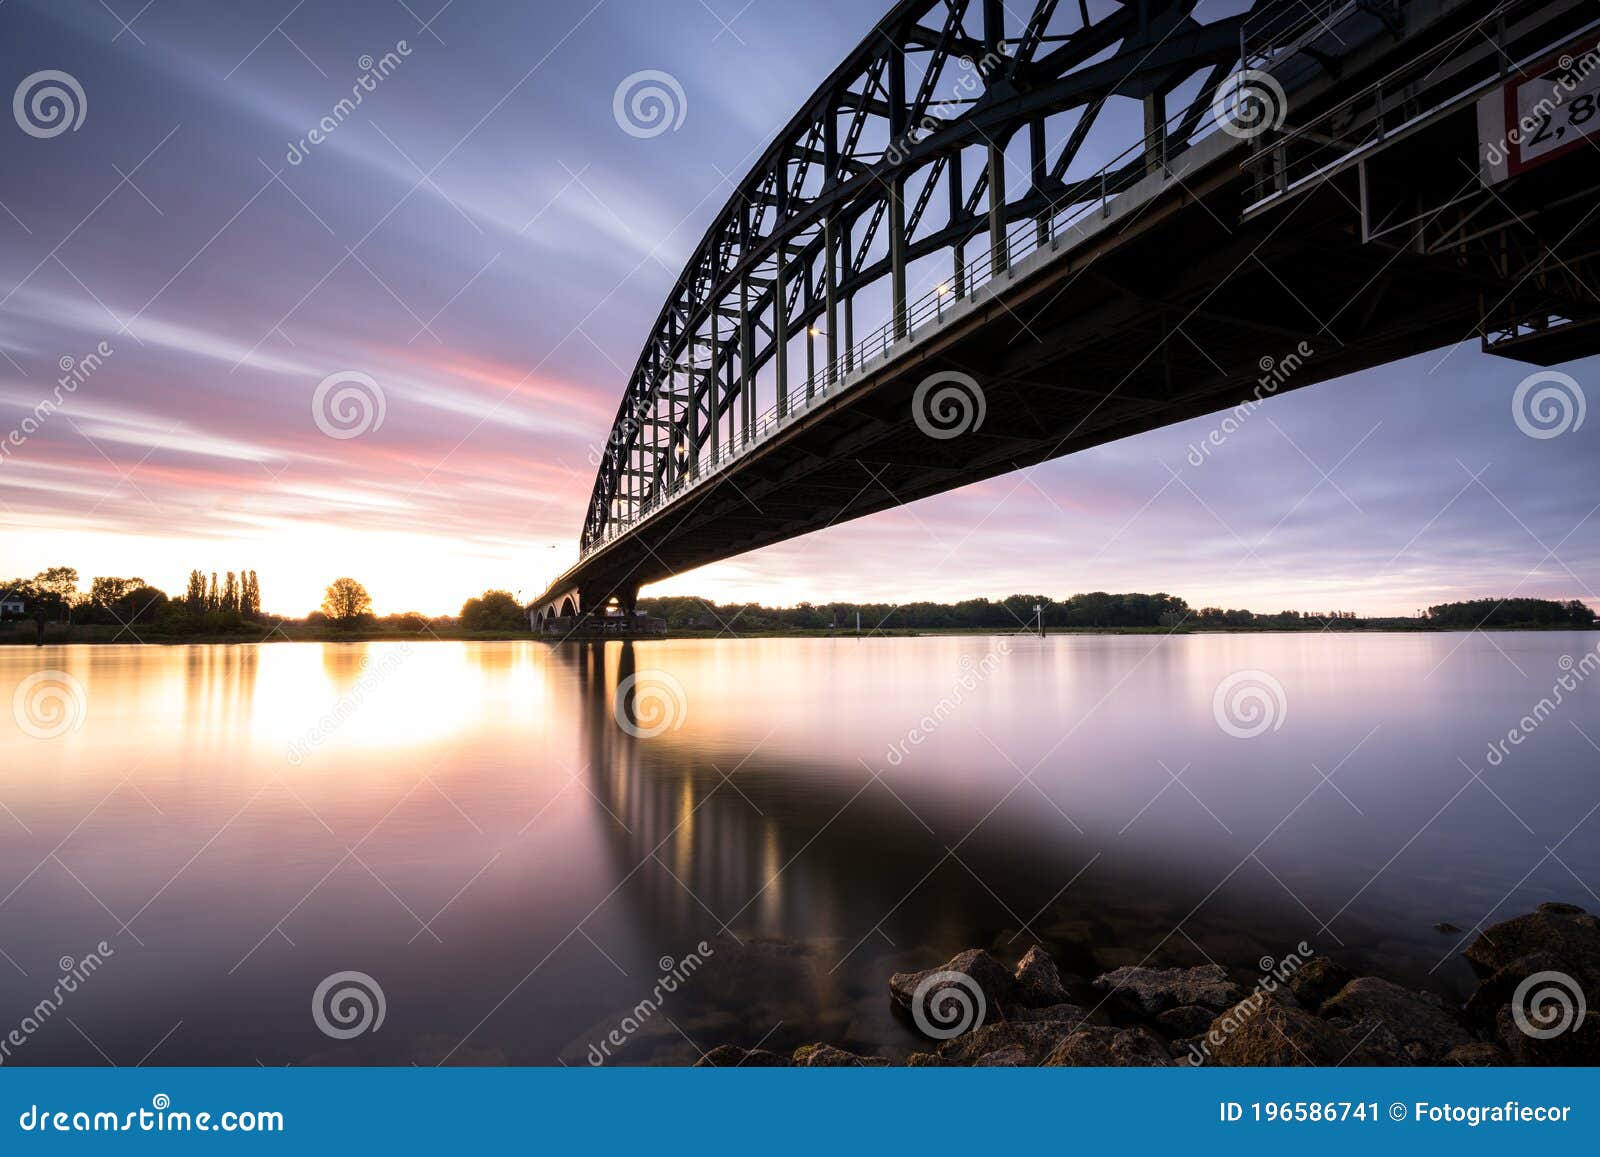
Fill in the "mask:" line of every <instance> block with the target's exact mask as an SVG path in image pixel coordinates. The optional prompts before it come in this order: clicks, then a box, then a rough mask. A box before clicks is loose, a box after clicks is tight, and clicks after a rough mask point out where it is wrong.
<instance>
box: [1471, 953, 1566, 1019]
mask: <svg viewBox="0 0 1600 1157" xmlns="http://www.w3.org/2000/svg"><path fill="white" fill-rule="evenodd" d="M1561 963H1562V962H1561V960H1560V959H1559V958H1558V957H1556V956H1553V955H1551V954H1550V953H1548V952H1530V953H1529V954H1528V955H1527V956H1519V957H1517V958H1516V959H1515V960H1512V961H1510V962H1508V963H1506V964H1505V965H1502V966H1501V967H1500V968H1497V969H1495V970H1494V971H1493V972H1491V973H1490V974H1489V975H1488V976H1486V977H1484V978H1483V980H1481V981H1480V982H1479V983H1478V987H1477V990H1476V991H1475V992H1473V994H1472V995H1471V996H1470V997H1468V998H1467V1013H1468V1015H1470V1016H1473V1017H1476V1018H1478V1019H1479V1020H1482V1021H1488V1022H1490V1023H1493V1021H1494V1019H1495V1017H1496V1016H1498V1015H1499V1013H1500V1010H1501V1009H1502V1008H1504V1007H1505V1006H1506V1005H1508V1004H1512V1003H1514V1002H1515V999H1516V995H1517V989H1518V988H1519V987H1521V985H1522V982H1523V981H1525V980H1527V979H1528V977H1530V976H1536V975H1538V974H1539V973H1543V972H1554V973H1561V972H1562V970H1561ZM1574 980H1575V978H1574Z"/></svg>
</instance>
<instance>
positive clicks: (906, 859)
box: [549, 642, 1350, 1045]
mask: <svg viewBox="0 0 1600 1157" xmlns="http://www.w3.org/2000/svg"><path fill="white" fill-rule="evenodd" d="M709 645H710V646H719V645H720V646H726V645H728V644H725V643H724V644H709ZM819 645H821V644H819ZM641 650H645V649H644V648H636V647H635V646H634V645H633V644H631V643H627V642H620V643H619V642H613V643H609V644H606V643H566V644H561V645H558V646H555V647H552V648H551V649H550V651H549V655H550V659H549V661H550V663H551V664H552V665H553V666H555V667H559V668H564V669H565V670H566V672H567V674H568V680H564V682H567V684H568V686H569V687H571V689H572V692H573V694H575V695H576V698H577V702H576V704H575V706H576V708H577V714H578V719H579V723H578V726H579V730H580V734H581V756H582V759H583V761H584V765H585V767H584V771H583V773H582V774H584V775H585V777H586V784H587V787H588V789H589V791H590V792H591V793H592V795H593V797H594V801H595V805H596V806H595V809H594V816H595V822H596V823H597V824H599V825H600V827H601V828H602V829H603V830H604V831H605V833H606V836H607V842H606V848H607V854H608V855H609V857H610V859H611V864H612V867H611V871H610V873H609V875H610V876H612V877H614V878H615V879H616V880H618V881H624V883H622V884H620V885H619V887H618V890H617V892H616V897H617V899H616V904H617V905H618V908H617V910H616V912H614V913H613V914H612V918H616V919H621V920H623V921H625V922H626V924H627V925H628V926H629V928H630V929H631V930H632V931H633V933H634V939H635V940H637V941H638V942H641V943H643V944H647V945H650V946H651V947H652V949H653V950H654V951H656V952H668V953H669V954H671V955H674V956H681V954H682V953H684V952H686V951H688V950H690V949H691V948H692V946H693V945H695V944H697V943H698V942H699V941H700V940H702V939H709V940H715V941H717V943H718V944H719V949H718V951H719V953H721V956H720V958H719V959H718V960H717V967H718V968H719V969H726V971H725V972H719V974H718V975H717V978H716V981H715V983H714V984H713V985H711V986H710V987H711V988H712V989H713V990H714V991H713V994H712V995H713V998H714V999H715V1000H717V1001H719V1002H720V1003H721V1008H722V1010H723V1011H724V1012H726V1013H727V1014H728V1015H729V1016H730V1017H733V1018H735V1019H736V1020H737V1021H738V1027H737V1028H730V1029H729V1035H728V1036H727V1037H726V1038H725V1039H727V1040H729V1041H734V1040H737V1039H743V1043H745V1044H753V1043H755V1040H756V1039H758V1038H759V1037H760V1036H761V1035H762V1034H763V1033H764V1032H766V1031H767V1030H768V1029H770V1028H772V1027H773V1022H774V1020H776V1019H778V1018H779V1016H780V1014H779V1013H776V1012H773V1011H771V1010H772V1009H774V1008H775V1007H777V1006H780V1005H783V1006H786V1007H787V1008H788V1011H787V1013H784V1014H781V1015H783V1016H784V1018H785V1019H786V1023H788V1018H791V1017H792V1018H794V1019H793V1023H792V1024H791V1029H792V1031H794V1032H796V1033H804V1032H806V1031H810V1032H811V1033H812V1034H813V1036H812V1037H811V1038H808V1039H814V1038H815V1033H816V1031H817V1023H818V1019H819V1018H822V1019H826V1018H828V1017H847V1016H848V1017H857V1018H860V1017H872V1018H876V1022H875V1024H874V1026H873V1031H880V1032H888V1033H893V1032H895V1031H896V1030H895V1029H894V1027H893V1025H892V1021H891V1018H890V1016H889V1012H888V1005H887V999H886V992H887V989H886V982H887V980H888V976H889V973H890V972H891V971H893V970H895V969H897V968H903V967H906V966H909V965H911V964H913V963H914V964H916V965H917V966H921V965H924V964H928V963H934V962H937V961H936V960H935V959H934V958H935V957H937V959H938V960H942V959H945V958H947V957H948V956H949V955H953V954H954V953H955V952H956V951H958V950H960V949H962V948H967V947H972V946H974V945H985V946H987V945H990V944H993V943H995V941H996V938H997V937H998V938H999V939H1000V946H1001V949H1002V950H1003V951H1009V952H1012V953H1020V952H1021V951H1022V950H1023V948H1025V947H1026V946H1027V945H1028V944H1029V943H1033V942H1035V941H1041V942H1044V943H1046V944H1047V945H1048V947H1049V948H1050V950H1051V951H1052V953H1053V954H1055V955H1056V957H1057V958H1058V959H1060V960H1061V961H1062V962H1063V965H1064V967H1066V968H1067V969H1068V970H1069V971H1072V970H1076V971H1079V972H1082V973H1084V974H1087V975H1093V974H1094V973H1095V972H1097V971H1100V970H1103V969H1104V968H1106V967H1110V966H1111V965H1108V964H1106V962H1105V961H1106V957H1104V956H1102V955H1099V953H1100V952H1101V951H1103V950H1105V949H1108V948H1114V949H1115V950H1117V951H1121V952H1124V953H1132V954H1133V955H1132V956H1131V957H1130V959H1138V958H1139V957H1140V956H1142V955H1144V954H1145V953H1147V952H1150V951H1152V950H1156V949H1157V948H1162V949H1163V955H1162V959H1163V960H1168V959H1180V958H1184V957H1188V956H1190V955H1193V960H1192V961H1191V962H1193V963H1201V962H1203V960H1202V958H1201V957H1200V956H1199V954H1198V953H1192V954H1191V952H1190V948H1189V944H1190V943H1191V942H1190V941H1187V940H1183V941H1179V940H1174V939H1173V938H1172V929H1173V927H1174V923H1175V922H1176V921H1177V919H1178V918H1179V917H1182V916H1183V915H1184V914H1185V913H1190V915H1191V917H1192V918H1191V919H1190V921H1189V922H1188V924H1187V925H1186V935H1188V936H1193V937H1194V942H1198V943H1201V944H1207V945H1209V947H1208V948H1207V950H1208V951H1219V946H1220V945H1226V946H1227V947H1228V948H1229V949H1231V950H1232V952H1233V954H1234V955H1236V956H1238V958H1239V959H1251V960H1253V959H1256V958H1257V957H1259V956H1260V955H1262V954H1266V953H1270V952H1276V951H1278V950H1280V946H1281V945H1282V944H1285V943H1294V942H1296V941H1298V940H1299V939H1301V938H1303V936H1304V932H1305V929H1304V923H1305V921H1304V913H1303V912H1302V911H1301V910H1300V909H1299V908H1297V907H1295V906H1294V905H1293V904H1292V902H1291V901H1289V900H1288V899H1287V897H1285V896H1284V895H1283V894H1282V893H1281V892H1279V891H1277V890H1276V889H1277V886H1276V885H1275V884H1273V883H1272V882H1271V881H1270V880H1267V879H1254V880H1249V881H1246V880H1244V879H1240V880H1238V881H1237V882H1236V884H1235V887H1234V888H1233V889H1231V890H1230V892H1229V894H1228V895H1225V896H1216V897H1209V898H1208V897H1207V896H1206V895H1205V893H1206V891H1207V889H1208V888H1209V886H1210V885H1209V883H1207V884H1204V885H1202V884H1201V883H1200V882H1199V881H1201V880H1202V878H1205V879H1210V878H1212V877H1206V876H1205V873H1204V872H1196V871H1195V870H1194V861H1193V860H1192V859H1191V860H1188V861H1187V862H1186V866H1185V867H1184V868H1182V869H1178V868H1174V867H1173V866H1172V864H1171V862H1170V859H1166V858H1165V853H1167V852H1170V847H1168V846H1166V845H1165V844H1164V843H1161V842H1157V843H1156V844H1154V845H1146V846H1145V847H1144V848H1143V850H1142V851H1141V850H1140V849H1139V848H1138V846H1137V840H1138V838H1139V836H1140V833H1139V832H1135V833H1134V835H1133V836H1131V837H1122V838H1119V839H1118V840H1116V841H1113V842H1114V843H1115V844H1116V845H1117V847H1116V848H1115V854H1108V855H1099V856H1097V853H1107V852H1108V851H1110V850H1111V849H1110V848H1109V847H1108V844H1107V840H1106V839H1105V838H1104V837H1105V833H1103V832H1099V833H1096V832H1093V831H1092V830H1091V832H1090V833H1089V834H1084V833H1078V834H1074V831H1073V830H1072V828H1071V827H1070V826H1069V825H1068V823H1067V822H1066V821H1065V820H1063V819H1062V818H1061V817H1060V816H1059V815H1058V814H1057V813H1056V812H1055V811H1051V810H1049V809H1043V808H1040V809H1030V810H1034V811H1039V812H1041V813H1047V814H1041V815H1038V816H1035V817H1033V818H1034V819H1036V820H1038V822H1037V823H1031V822H1024V821H1023V820H1022V819H1021V818H1020V817H1018V816H1017V815H1015V814H1011V813H1006V814H1003V815H999V816H995V817H992V818H991V817H985V816H984V813H985V812H986V811H987V810H988V809H989V807H990V806H991V805H992V804H993V802H994V800H993V799H991V798H989V797H988V796H985V797H984V798H983V799H982V800H979V801H975V800H974V799H973V798H972V797H971V796H970V794H966V793H960V792H957V793H944V792H941V791H938V790H934V789H932V788H919V786H918V784H917V781H916V777H913V776H902V777H898V778H896V779H895V781H894V783H893V787H892V790H891V788H890V786H889V785H887V784H885V783H884V782H883V781H882V780H880V779H877V778H875V777H874V775H873V772H872V771H871V770H870V769H868V768H867V767H865V766H864V765H863V764H862V763H860V762H859V761H857V760H854V759H853V758H847V757H844V756H841V755H839V754H837V753H835V752H833V751H831V750H828V749H826V748H819V746H818V745H816V744H811V743H806V744H804V745H803V746H804V747H805V749H806V755H805V757H804V758H802V757H800V756H798V755H797V754H796V753H797V751H798V750H799V745H797V743H796V740H795V737H794V736H792V735H791V736H776V737H772V736H769V738H771V740H772V742H771V743H770V744H767V745H765V746H764V745H763V742H762V741H761V737H760V735H759V732H758V734H757V735H756V738H755V740H754V741H752V742H750V743H748V745H745V746H741V744H744V743H745V741H744V740H743V739H741V738H735V737H733V736H732V735H729V734H727V733H726V732H727V729H724V728H720V727H718V726H717V725H716V722H715V721H712V722H710V723H708V724H706V725H705V726H696V725H694V724H693V723H691V724H687V725H686V726H685V727H684V728H683V729H682V730H671V729H669V730H666V731H664V732H663V733H662V734H660V735H658V736H654V737H651V738H639V737H636V736H635V735H633V734H630V733H629V732H628V731H627V730H625V729H624V728H623V727H621V726H619V724H618V712H619V708H618V706H617V702H618V696H619V689H621V688H623V687H624V685H625V684H626V683H627V681H628V680H629V679H630V678H632V679H633V680H634V684H633V686H635V687H639V686H641V685H647V684H648V682H649V681H650V680H651V679H655V678H660V677H661V672H659V671H656V670H653V669H651V668H649V667H648V666H646V667H645V668H643V669H641V668H640V666H639V661H640V660H639V652H640V651H641ZM645 653H648V651H647V650H645ZM690 666H692V664H679V665H678V668H677V669H679V670H680V671H682V670H684V669H685V667H690ZM569 680H570V681H569ZM624 698H626V696H625V695H624ZM620 710H621V711H622V713H623V717H624V718H630V719H631V718H632V716H631V715H630V714H629V713H628V705H627V703H626V702H625V703H624V704H623V707H622V708H621V709H620ZM980 820H984V821H985V822H982V823H980ZM1218 862H1219V864H1221V861H1220V860H1219V861H1218ZM1229 866H1232V864H1231V861H1230V862H1229V863H1227V864H1221V866H1220V867H1218V868H1217V871H1216V875H1217V876H1221V875H1222V874H1223V873H1224V872H1225V871H1226V869H1227V867H1229ZM980 881H981V882H980ZM1068 882H1071V887H1070V889H1065V890H1064V889H1063V884H1065V883H1068ZM1202 902H1205V911H1203V912H1199V913H1194V912H1191V909H1193V908H1195V906H1196V905H1198V904H1200V903H1202ZM623 913H625V915H624V914H623ZM1024 923H1026V924H1028V925H1030V927H1029V929H1028V930H1026V931H1023V930H1022V929H1021V925H1023V924H1024ZM1018 932H1020V935H1018V936H1017V937H1016V939H1015V940H1011V939H1010V938H1011V936H1012V934H1013V933H1018ZM1341 932H1342V934H1343V935H1346V936H1349V935H1350V929H1349V928H1348V927H1347V928H1343V929H1341ZM719 937H720V939H719ZM600 938H601V939H602V941H607V942H609V941H608V938H607V936H606V935H605V934H604V933H600ZM618 939H620V937H618ZM919 949H922V950H924V951H923V952H922V955H920V956H918V955H916V953H917V951H918V950H919ZM891 957H892V958H893V960H892V961H891V960H890V958H891ZM1119 962H1121V961H1119ZM763 1016H766V1017H767V1018H768V1019H766V1020H765V1021H764V1022H763V1021H762V1019H761V1018H762V1017H763ZM808 1026H809V1027H808ZM835 1034H836V1036H842V1035H843V1025H842V1024H839V1025H835ZM746 1036H748V1039H744V1038H745V1037H746ZM880 1039H888V1038H880ZM910 1042H911V1038H910V1037H908V1038H907V1039H906V1042H905V1043H908V1044H909V1043H910ZM701 1043H702V1044H709V1043H711V1042H701ZM772 1043H782V1042H781V1038H780V1039H778V1040H775V1041H774V1042H772ZM799 1043H803V1042H802V1041H801V1040H798V1039H796V1040H794V1041H792V1042H791V1045H792V1044H799Z"/></svg>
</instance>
